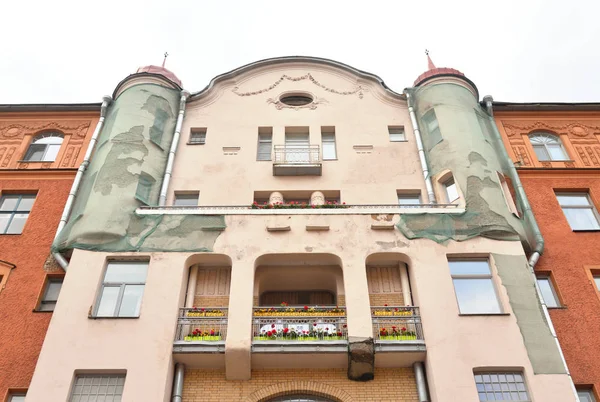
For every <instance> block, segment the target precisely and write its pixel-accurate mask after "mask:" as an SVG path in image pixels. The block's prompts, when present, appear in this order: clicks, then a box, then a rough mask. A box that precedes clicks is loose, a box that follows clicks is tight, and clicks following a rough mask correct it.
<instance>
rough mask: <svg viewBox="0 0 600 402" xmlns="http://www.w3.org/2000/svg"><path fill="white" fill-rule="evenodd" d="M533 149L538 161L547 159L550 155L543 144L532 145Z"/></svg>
mask: <svg viewBox="0 0 600 402" xmlns="http://www.w3.org/2000/svg"><path fill="white" fill-rule="evenodd" d="M533 150H534V151H535V155H536V156H537V158H538V160H539V161H549V160H550V155H548V152H547V151H546V148H545V147H544V146H543V145H534V146H533Z"/></svg>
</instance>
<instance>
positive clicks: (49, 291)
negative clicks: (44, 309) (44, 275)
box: [44, 279, 62, 300]
mask: <svg viewBox="0 0 600 402" xmlns="http://www.w3.org/2000/svg"><path fill="white" fill-rule="evenodd" d="M61 287H62V280H60V281H59V280H54V279H53V280H50V282H48V286H47V287H46V294H45V296H44V300H58V295H59V294H60V288H61Z"/></svg>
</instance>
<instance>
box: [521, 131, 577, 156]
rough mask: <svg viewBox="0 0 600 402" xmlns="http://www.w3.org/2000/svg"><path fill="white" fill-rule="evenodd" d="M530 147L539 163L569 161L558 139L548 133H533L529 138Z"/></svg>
mask: <svg viewBox="0 0 600 402" xmlns="http://www.w3.org/2000/svg"><path fill="white" fill-rule="evenodd" d="M529 141H530V142H531V146H532V147H533V150H534V152H535V155H536V156H537V158H538V160H539V161H540V162H543V161H565V160H569V158H568V157H567V153H566V152H565V150H564V148H563V146H562V144H561V143H560V139H559V138H558V137H557V136H556V135H552V134H548V133H535V134H531V135H530V136H529Z"/></svg>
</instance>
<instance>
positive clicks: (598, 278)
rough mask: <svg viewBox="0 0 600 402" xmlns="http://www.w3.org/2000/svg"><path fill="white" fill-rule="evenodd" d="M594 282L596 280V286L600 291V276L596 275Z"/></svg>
mask: <svg viewBox="0 0 600 402" xmlns="http://www.w3.org/2000/svg"><path fill="white" fill-rule="evenodd" d="M594 282H596V288H597V289H598V290H599V291H600V276H594Z"/></svg>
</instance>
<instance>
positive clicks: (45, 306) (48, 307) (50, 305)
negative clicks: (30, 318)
mask: <svg viewBox="0 0 600 402" xmlns="http://www.w3.org/2000/svg"><path fill="white" fill-rule="evenodd" d="M55 307H56V302H54V301H49V302H47V301H43V302H42V303H40V307H39V310H40V311H54V308H55Z"/></svg>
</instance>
